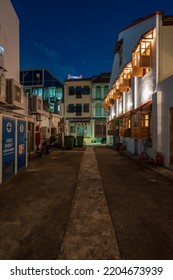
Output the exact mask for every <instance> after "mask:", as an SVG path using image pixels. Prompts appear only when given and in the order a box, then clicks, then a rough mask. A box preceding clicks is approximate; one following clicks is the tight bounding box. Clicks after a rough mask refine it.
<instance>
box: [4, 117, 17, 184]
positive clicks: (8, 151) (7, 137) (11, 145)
mask: <svg viewBox="0 0 173 280" xmlns="http://www.w3.org/2000/svg"><path fill="white" fill-rule="evenodd" d="M2 124H3V129H2V169H3V170H2V174H3V179H5V178H6V177H9V176H11V175H12V174H13V173H14V167H15V120H14V119H10V118H6V117H4V118H3V122H2Z"/></svg>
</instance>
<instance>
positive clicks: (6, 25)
mask: <svg viewBox="0 0 173 280" xmlns="http://www.w3.org/2000/svg"><path fill="white" fill-rule="evenodd" d="M0 45H1V46H3V48H4V68H5V69H6V70H7V72H6V78H14V79H15V80H16V81H17V82H19V19H18V17H17V15H16V12H15V10H14V8H13V6H12V4H11V1H10V0H3V1H2V0H1V1H0Z"/></svg>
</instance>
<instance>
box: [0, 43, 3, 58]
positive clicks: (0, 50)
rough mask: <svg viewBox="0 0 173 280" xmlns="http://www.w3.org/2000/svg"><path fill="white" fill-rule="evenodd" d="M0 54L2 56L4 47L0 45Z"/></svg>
mask: <svg viewBox="0 0 173 280" xmlns="http://www.w3.org/2000/svg"><path fill="white" fill-rule="evenodd" d="M0 56H2V57H3V56H4V48H3V47H2V46H1V45H0Z"/></svg>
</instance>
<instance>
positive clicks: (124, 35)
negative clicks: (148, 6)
mask: <svg viewBox="0 0 173 280" xmlns="http://www.w3.org/2000/svg"><path fill="white" fill-rule="evenodd" d="M155 27H156V18H155V15H154V16H153V17H150V18H148V19H146V20H145V21H142V22H141V21H140V22H139V23H138V24H135V25H133V26H130V27H129V28H126V29H125V30H124V31H122V32H120V33H119V36H118V40H117V41H119V40H121V39H123V62H122V65H121V66H119V53H115V56H114V61H113V66H112V72H111V78H110V85H109V87H110V88H112V87H113V83H114V81H115V79H116V78H117V77H118V75H119V74H120V72H121V70H122V68H123V67H124V65H125V64H126V63H128V62H129V61H131V60H132V51H133V49H134V47H135V46H136V44H137V43H138V41H139V39H140V37H141V36H142V35H143V34H144V33H146V32H147V31H148V30H151V29H154V28H155Z"/></svg>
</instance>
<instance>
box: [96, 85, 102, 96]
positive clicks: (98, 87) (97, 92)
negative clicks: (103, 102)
mask: <svg viewBox="0 0 173 280" xmlns="http://www.w3.org/2000/svg"><path fill="white" fill-rule="evenodd" d="M96 99H101V86H97V87H96Z"/></svg>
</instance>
